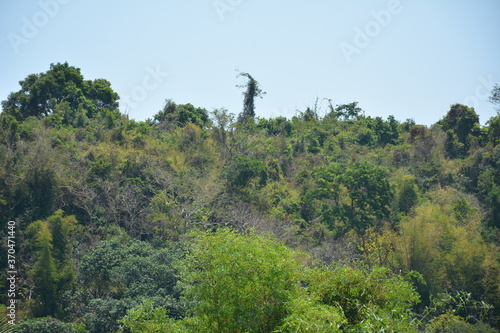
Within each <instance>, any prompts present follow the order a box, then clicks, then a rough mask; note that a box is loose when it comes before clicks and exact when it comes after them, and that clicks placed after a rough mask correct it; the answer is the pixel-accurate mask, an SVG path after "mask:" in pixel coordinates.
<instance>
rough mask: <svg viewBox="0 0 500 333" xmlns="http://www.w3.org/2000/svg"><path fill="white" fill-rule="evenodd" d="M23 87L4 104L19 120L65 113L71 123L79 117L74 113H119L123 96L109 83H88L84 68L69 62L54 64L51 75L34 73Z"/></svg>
mask: <svg viewBox="0 0 500 333" xmlns="http://www.w3.org/2000/svg"><path fill="white" fill-rule="evenodd" d="M19 84H20V85H21V90H19V91H17V92H13V93H11V94H10V95H9V97H8V98H7V100H5V101H2V107H3V109H4V112H5V113H6V114H9V115H11V116H13V117H15V118H16V119H17V120H19V121H22V120H25V119H26V118H28V117H30V116H33V117H37V118H45V117H48V116H49V115H51V114H54V113H65V114H61V116H62V118H63V119H67V120H68V118H74V117H75V116H76V114H73V113H75V112H76V111H77V110H80V112H82V113H83V114H84V115H85V116H86V117H88V118H93V117H94V116H96V115H97V114H98V113H106V112H110V111H111V112H115V113H116V112H117V110H118V98H119V96H118V94H117V93H115V92H114V91H113V90H112V89H111V83H109V81H107V80H104V79H97V80H94V81H91V80H84V78H83V75H82V74H81V73H80V69H79V68H76V67H73V66H70V65H69V64H68V63H67V62H66V63H64V64H61V63H57V64H55V65H54V64H51V65H50V69H49V70H48V71H47V72H45V73H40V74H31V75H29V76H28V77H27V78H26V79H24V80H23V81H20V82H19ZM62 105H66V106H67V107H61V106H62ZM63 110H64V111H65V112H63ZM66 113H71V114H66ZM69 120H70V121H72V120H73V119H69Z"/></svg>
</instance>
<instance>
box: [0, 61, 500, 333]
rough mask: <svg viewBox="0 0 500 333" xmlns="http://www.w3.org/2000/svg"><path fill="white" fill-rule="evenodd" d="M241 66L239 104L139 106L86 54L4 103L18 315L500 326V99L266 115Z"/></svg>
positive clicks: (2, 188)
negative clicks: (482, 111) (82, 64)
mask: <svg viewBox="0 0 500 333" xmlns="http://www.w3.org/2000/svg"><path fill="white" fill-rule="evenodd" d="M239 75H240V76H243V77H244V78H246V79H248V82H247V84H246V85H245V86H243V87H242V88H243V95H244V96H243V99H242V100H243V108H242V110H243V111H242V112H241V113H239V114H236V115H235V114H232V113H230V112H229V111H228V110H226V109H223V108H221V109H216V110H211V111H209V110H206V109H204V108H202V107H199V106H193V105H191V104H177V103H175V101H173V100H166V102H165V105H164V107H163V108H162V109H161V110H160V111H159V112H158V113H157V114H156V115H155V116H154V118H153V119H148V120H146V121H135V120H133V119H129V118H128V117H127V116H126V115H124V114H122V113H121V112H120V110H119V96H118V95H117V94H116V93H115V92H114V91H113V90H112V88H111V84H110V82H108V81H107V80H104V79H98V80H93V81H92V80H85V79H84V78H83V76H82V74H81V73H80V70H79V69H78V68H75V67H72V66H70V65H68V64H67V63H64V64H53V65H51V66H50V69H49V70H48V71H47V72H45V73H40V74H32V75H30V76H28V77H27V78H25V79H24V80H23V81H21V82H20V85H21V89H20V90H19V91H17V92H13V93H11V94H10V95H9V96H8V97H7V99H6V100H5V101H3V102H2V106H3V112H2V113H1V114H0V216H2V221H1V223H2V226H3V227H2V228H1V230H0V233H1V234H2V239H6V238H7V235H8V234H9V231H13V230H12V229H9V228H8V223H7V222H8V221H15V241H16V265H17V271H18V276H17V280H16V286H17V290H16V298H17V300H18V302H17V303H16V305H17V308H16V326H15V328H16V329H17V331H19V332H58V333H61V332H63V333H64V332H92V333H101V332H102V333H112V332H132V333H136V332H419V331H425V332H496V331H497V329H499V328H500V253H499V246H500V231H499V230H500V229H499V228H500V114H499V115H497V116H496V117H493V118H491V119H489V120H488V121H487V122H486V123H485V124H484V125H483V126H481V125H480V123H479V117H478V115H477V114H476V112H475V111H474V109H473V108H471V107H468V106H465V105H461V104H454V105H451V106H450V108H449V110H443V115H442V118H441V120H440V121H438V122H437V123H436V124H434V125H432V126H430V127H428V126H423V125H418V124H415V122H414V121H413V120H406V121H400V120H397V119H395V118H394V117H392V116H390V117H388V118H387V119H383V118H381V117H375V118H373V117H370V116H366V115H365V113H364V111H363V110H362V109H361V108H360V106H359V105H358V103H356V102H352V103H348V104H341V105H333V104H332V103H331V102H330V101H329V100H326V101H323V103H319V102H317V103H316V104H315V105H313V106H311V107H309V108H306V109H305V110H299V111H297V114H296V116H294V117H292V118H291V119H288V118H285V117H277V118H271V119H266V118H260V117H258V116H256V113H255V106H254V98H257V97H262V96H263V95H264V94H265V93H264V92H263V91H262V90H261V88H260V85H259V83H258V82H257V81H256V80H255V79H254V78H253V77H252V76H251V75H250V74H248V73H240V74H239ZM499 94H500V89H499V87H498V85H497V86H495V89H494V90H493V92H492V96H491V101H492V102H493V103H496V104H497V105H499V106H500V97H499ZM221 103H224V101H221ZM319 105H323V107H320V106H319ZM2 248H3V251H2V253H7V250H8V243H7V241H4V242H2ZM7 260H8V258H7V255H2V257H1V263H2V272H6V271H7V270H8V269H7V267H8V266H7V265H8V261H7ZM2 274H3V275H2V276H3V277H2V281H3V282H2V287H4V288H3V289H4V290H5V289H8V287H9V286H8V281H7V280H6V276H5V274H6V273H2ZM2 295H3V296H4V299H5V301H4V302H3V304H7V301H6V297H7V292H6V291H4V292H3V293H2ZM2 312H4V313H5V314H2V316H3V317H5V316H6V314H7V313H8V309H7V308H6V307H3V308H2Z"/></svg>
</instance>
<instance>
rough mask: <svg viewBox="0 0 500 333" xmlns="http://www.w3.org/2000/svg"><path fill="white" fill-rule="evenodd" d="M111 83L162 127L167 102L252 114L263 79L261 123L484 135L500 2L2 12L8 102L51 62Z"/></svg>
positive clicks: (154, 4)
mask: <svg viewBox="0 0 500 333" xmlns="http://www.w3.org/2000/svg"><path fill="white" fill-rule="evenodd" d="M66 61H67V62H68V63H69V64H70V65H72V66H75V67H78V68H80V69H81V71H82V74H83V75H84V77H85V79H96V78H104V79H107V80H109V81H110V82H111V84H112V88H113V89H114V90H115V91H116V92H118V94H119V95H120V96H121V100H120V110H121V111H122V112H124V113H128V114H129V116H130V117H131V118H133V119H136V120H144V119H146V118H152V117H153V115H154V114H155V113H157V112H158V111H159V110H160V109H161V108H162V107H163V105H164V101H165V99H167V98H168V99H173V100H174V101H175V102H176V103H179V104H183V103H191V104H193V105H195V106H199V107H204V108H206V109H207V110H209V111H210V110H213V109H214V108H222V107H225V108H227V109H228V110H229V111H230V112H232V113H235V114H238V113H239V112H240V111H241V109H242V100H243V97H242V89H239V88H237V87H236V85H241V84H244V83H245V81H244V80H243V79H242V78H237V77H236V75H237V73H236V71H235V69H239V70H241V71H243V72H248V73H250V74H251V75H252V76H253V77H254V78H255V79H256V80H257V81H259V83H260V84H261V88H262V89H263V90H264V91H266V92H267V94H266V95H265V96H264V98H263V99H262V100H260V99H259V100H258V101H257V102H256V113H257V115H258V116H261V117H266V118H269V117H277V116H286V117H288V118H290V117H292V116H294V115H296V114H297V110H301V111H303V110H305V108H306V107H307V106H312V105H314V102H315V100H316V99H317V98H318V100H319V101H320V102H321V103H320V106H321V107H322V110H321V111H320V112H325V111H326V101H324V99H331V100H332V102H333V104H343V103H350V102H353V101H357V102H359V106H360V107H361V108H362V109H363V110H365V113H366V115H369V116H372V117H376V116H381V117H383V118H386V117H387V116H389V115H394V116H395V118H396V119H397V120H400V121H404V120H406V119H408V118H413V119H414V120H415V121H416V122H417V123H419V124H425V125H431V124H434V123H435V122H437V121H438V120H439V119H441V118H442V117H443V116H444V115H445V114H446V112H447V111H448V110H449V107H450V105H451V104H454V103H463V104H467V105H469V106H473V107H474V108H475V110H476V112H477V113H478V114H479V116H480V122H481V124H482V125H484V124H485V122H486V121H487V120H488V119H489V118H490V117H492V116H494V115H496V110H495V108H494V105H492V104H491V103H489V102H488V97H489V96H490V92H491V89H492V88H493V85H494V83H500V0H476V1H472V0H467V1H466V0H440V1H437V0H399V1H398V0H381V1H379V0H372V1H347V0H342V1H341V0H331V1H326V0H325V1H319V0H318V1H314V0H311V1H304V0H303V1H299V0H287V1H285V0H276V1H265V0H191V1H189V0H169V1H159V0H144V1H127V0H122V1H118V0H109V1H96V0H87V1H81V0H25V1H15V0H0V78H1V79H0V100H5V99H6V98H7V96H8V94H9V93H10V92H13V91H18V90H19V89H20V86H19V84H18V82H19V81H20V80H23V79H24V78H26V76H28V75H29V74H32V73H41V72H45V71H47V70H48V69H49V67H50V64H51V63H57V62H66Z"/></svg>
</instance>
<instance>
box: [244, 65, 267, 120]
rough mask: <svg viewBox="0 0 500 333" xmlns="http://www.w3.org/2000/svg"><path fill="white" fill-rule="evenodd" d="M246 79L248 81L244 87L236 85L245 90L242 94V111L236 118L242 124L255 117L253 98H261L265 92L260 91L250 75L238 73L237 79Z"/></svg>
mask: <svg viewBox="0 0 500 333" xmlns="http://www.w3.org/2000/svg"><path fill="white" fill-rule="evenodd" d="M240 76H243V77H246V78H247V79H248V81H247V83H246V84H245V85H237V87H238V88H245V92H244V93H243V96H244V99H243V111H242V112H241V113H240V115H239V116H238V122H239V123H244V122H246V120H247V119H248V118H254V117H255V103H254V101H255V97H260V98H262V97H263V96H264V95H265V94H266V92H264V91H262V89H260V84H259V82H257V80H255V79H254V78H253V77H252V75H250V74H248V73H243V72H240V73H239V74H238V75H237V77H240Z"/></svg>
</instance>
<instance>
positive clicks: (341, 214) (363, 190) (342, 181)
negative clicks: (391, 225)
mask: <svg viewBox="0 0 500 333" xmlns="http://www.w3.org/2000/svg"><path fill="white" fill-rule="evenodd" d="M313 177H314V180H313V187H312V188H311V189H309V191H308V192H307V193H306V196H305V199H306V202H307V200H308V201H311V200H320V201H322V202H323V205H322V207H321V215H322V218H323V221H324V222H325V223H326V224H327V225H329V226H330V228H331V229H335V228H339V230H337V231H338V232H340V233H344V232H345V231H346V229H349V228H351V227H352V228H354V229H355V230H356V231H357V232H359V233H363V231H364V230H365V229H366V228H368V227H369V226H371V225H373V224H374V223H376V222H379V221H382V220H383V219H384V218H388V216H389V213H390V211H389V205H390V202H391V199H392V195H393V194H392V190H391V187H390V185H389V182H388V181H387V179H386V172H385V171H384V170H383V169H382V168H380V167H377V166H374V165H371V164H369V163H367V162H355V163H352V164H349V165H347V166H342V165H340V164H331V165H330V166H327V167H318V168H317V169H315V170H314V172H313ZM342 229H344V230H342Z"/></svg>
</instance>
